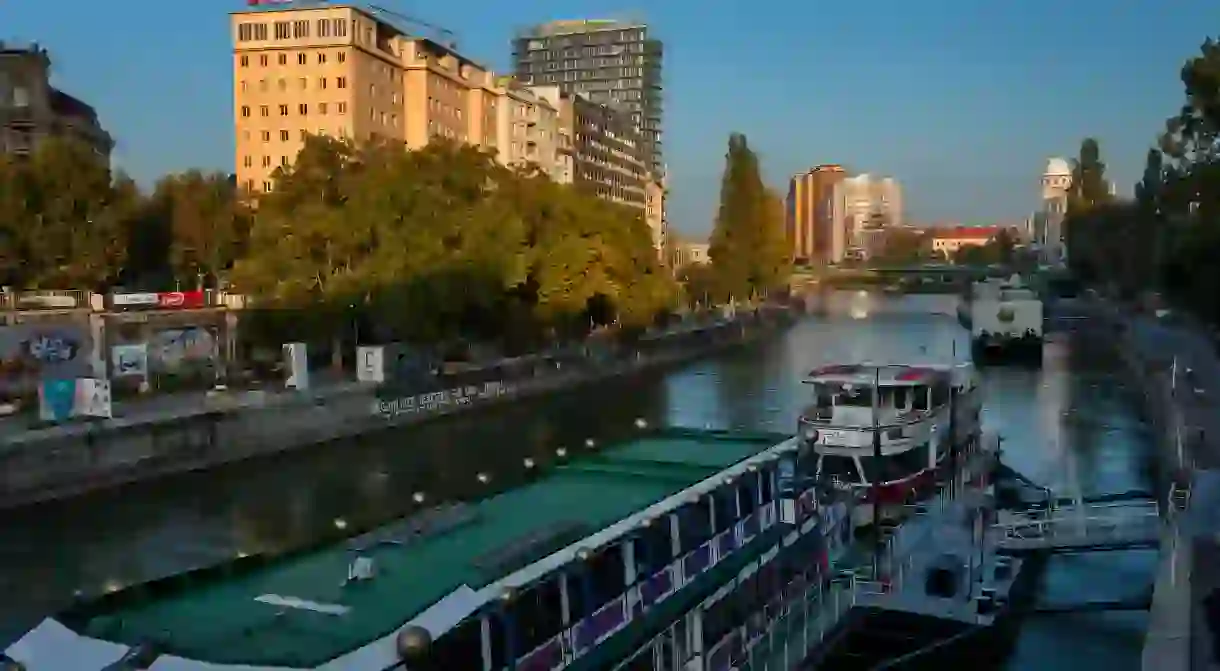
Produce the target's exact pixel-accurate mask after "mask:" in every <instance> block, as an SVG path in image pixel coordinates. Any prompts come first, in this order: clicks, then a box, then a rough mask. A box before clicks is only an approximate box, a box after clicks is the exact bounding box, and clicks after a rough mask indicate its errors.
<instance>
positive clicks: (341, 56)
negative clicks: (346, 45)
mask: <svg viewBox="0 0 1220 671" xmlns="http://www.w3.org/2000/svg"><path fill="white" fill-rule="evenodd" d="M335 58H337V59H338V60H339V62H340V63H346V62H347V54H345V53H343V52H342V51H340V52H339V53H337V54H335Z"/></svg>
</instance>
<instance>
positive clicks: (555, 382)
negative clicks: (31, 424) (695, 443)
mask: <svg viewBox="0 0 1220 671" xmlns="http://www.w3.org/2000/svg"><path fill="white" fill-rule="evenodd" d="M790 323H791V315H790V314H789V313H788V312H787V311H786V310H766V311H760V312H759V313H757V314H755V313H747V314H743V315H739V316H738V317H736V318H734V319H731V320H725V321H720V322H716V323H714V324H710V325H707V326H703V327H699V328H694V329H684V330H682V331H673V332H668V333H665V334H662V335H660V336H656V337H653V338H648V339H643V340H641V341H640V342H638V343H637V344H636V345H635V346H634V347H633V348H631V349H625V350H620V351H611V352H609V353H605V352H603V353H602V354H601V355H600V356H587V355H586V356H576V357H569V358H566V359H564V360H563V361H562V362H560V361H552V360H546V361H545V362H540V363H538V364H534V365H530V366H529V367H528V368H527V369H525V370H523V371H518V372H517V374H515V375H513V376H512V377H506V378H502V379H493V380H488V381H485V382H482V383H481V384H478V385H469V384H460V383H450V384H447V385H445V386H443V387H440V388H425V389H418V388H416V389H411V388H403V387H396V386H394V385H368V384H357V383H346V384H337V385H331V386H328V387H325V388H320V389H317V390H312V391H305V392H296V393H293V392H286V393H275V394H267V393H265V392H243V393H240V394H234V395H228V394H223V395H217V396H216V397H214V398H206V399H204V403H202V404H201V405H199V406H196V407H189V406H188V407H178V408H171V409H169V411H168V412H166V413H164V414H152V415H137V416H134V417H127V418H122V417H120V418H116V419H112V420H103V421H98V422H94V423H90V424H72V425H62V426H53V427H48V428H44V429H35V430H29V431H25V432H21V433H15V434H10V435H8V436H6V437H5V439H4V441H3V443H2V444H0V509H3V508H13V507H17V506H22V505H28V504H32V503H36V502H41V501H47V500H52V499H60V498H65V497H70V496H76V495H80V494H82V493H85V492H89V491H95V490H98V489H105V488H111V487H117V486H120V485H125V484H130V483H133V482H138V481H144V480H149V479H153V478H158V477H163V476H166V475H171V474H174V473H183V472H189V471H196V470H201V469H208V468H214V467H217V466H219V465H223V464H228V463H233V462H236V461H241V460H245V459H250V458H253V457H260V456H267V455H272V454H276V453H281V452H285V451H289V450H295V449H299V448H302V447H307V446H311V445H318V444H321V443H327V442H331V441H335V440H340V439H347V438H353V437H356V436H360V435H363V434H367V433H372V432H377V431H384V430H387V429H394V428H400V427H404V426H407V425H411V424H416V423H419V422H423V421H427V420H430V419H435V418H437V417H442V416H446V415H452V414H456V413H461V412H468V411H475V410H479V409H482V408H487V407H489V406H494V405H499V404H503V403H509V402H514V401H519V400H521V399H524V398H532V397H538V396H545V395H548V394H551V393H555V392H558V391H561V390H567V389H572V388H573V387H578V386H583V385H589V384H595V383H599V382H604V381H606V380H609V379H616V378H624V377H631V376H635V375H638V374H640V373H642V372H644V371H652V370H660V369H665V368H667V367H670V366H674V365H678V364H682V363H685V362H689V361H691V360H694V359H697V358H700V357H705V356H709V355H711V354H714V353H717V352H720V351H723V350H725V349H728V348H732V347H735V346H741V345H746V344H749V343H753V342H756V341H758V340H761V339H764V338H766V337H769V336H770V335H771V334H773V333H775V332H776V331H779V330H782V329H784V328H786V327H787V326H789V325H790Z"/></svg>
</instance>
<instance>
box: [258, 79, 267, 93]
mask: <svg viewBox="0 0 1220 671" xmlns="http://www.w3.org/2000/svg"><path fill="white" fill-rule="evenodd" d="M258 90H260V91H266V90H267V80H266V79H260V80H258Z"/></svg>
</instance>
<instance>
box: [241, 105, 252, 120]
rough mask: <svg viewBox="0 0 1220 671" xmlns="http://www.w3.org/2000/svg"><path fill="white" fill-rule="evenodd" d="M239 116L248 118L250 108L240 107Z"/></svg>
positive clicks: (247, 106) (246, 106)
mask: <svg viewBox="0 0 1220 671" xmlns="http://www.w3.org/2000/svg"><path fill="white" fill-rule="evenodd" d="M241 115H242V116H243V117H249V116H250V106H249V105H242V106H241Z"/></svg>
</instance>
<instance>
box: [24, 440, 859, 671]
mask: <svg viewBox="0 0 1220 671" xmlns="http://www.w3.org/2000/svg"><path fill="white" fill-rule="evenodd" d="M810 454H811V453H809V452H808V451H807V450H805V451H802V446H801V444H800V442H799V440H797V439H796V438H791V437H789V438H785V437H784V436H781V435H775V434H765V435H760V434H755V435H743V434H736V433H726V432H717V431H693V430H675V429H669V430H662V431H646V430H643V429H641V431H640V433H639V435H637V436H635V437H633V438H632V439H631V440H629V441H627V442H625V443H622V444H618V445H614V446H611V447H608V448H604V449H600V450H595V449H590V450H588V451H586V454H583V455H580V456H579V457H578V458H577V456H576V455H575V454H573V455H568V454H567V452H566V451H557V456H556V464H555V465H553V466H551V467H549V468H547V469H545V471H543V472H540V473H537V474H536V476H535V477H534V478H533V479H532V481H531V482H529V483H527V484H524V485H522V486H520V487H517V488H514V489H511V490H509V491H506V492H504V493H502V494H499V495H497V496H494V497H491V498H488V499H486V500H483V501H479V502H474V503H469V504H457V505H451V506H447V507H443V508H434V509H431V510H428V511H426V512H422V513H420V514H417V515H414V516H412V517H409V518H405V519H403V520H401V521H399V522H396V523H394V524H391V525H388V526H384V527H381V528H378V529H375V530H371V531H368V532H365V533H363V534H361V535H358V536H356V537H354V538H350V539H340V541H339V542H337V543H336V542H332V543H328V544H323V545H320V546H318V547H312V548H306V549H303V550H300V551H297V552H293V553H291V554H287V555H279V556H262V555H251V556H245V555H244V554H243V555H239V556H238V557H236V558H235V559H234V560H233V561H231V562H229V563H226V564H225V565H223V566H219V567H214V568H208V569H203V570H199V571H194V572H191V573H187V574H184V575H179V576H175V577H172V578H168V579H165V580H159V581H156V582H152V583H146V584H142V585H137V586H132V587H128V588H125V589H116V588H115V587H114V586H110V588H108V589H106V590H102V591H100V592H99V593H97V594H96V595H95V596H92V597H90V598H85V599H82V600H81V602H80V603H79V605H76V606H74V607H72V608H69V609H67V610H66V611H65V612H63V613H60V614H59V615H57V616H55V617H52V618H48V619H46V620H44V621H43V622H42V623H40V624H39V625H38V626H37V627H35V628H34V629H33V630H31V631H29V632H28V633H27V634H26V635H25V636H23V637H22V638H21V639H20V640H18V641H17V642H16V643H14V644H13V645H12V646H10V647H9V648H8V649H7V650H6V651H5V655H6V656H7V657H3V656H0V660H7V661H9V662H10V666H13V667H14V668H24V669H28V670H29V671H43V670H46V671H58V670H60V669H83V670H90V669H92V670H96V671H102V670H103V669H105V670H108V671H121V670H124V669H126V670H133V669H150V670H152V671H285V670H287V669H324V670H326V671H339V670H342V671H385V670H388V669H397V668H406V669H410V670H412V671H422V670H434V671H442V670H443V671H493V670H494V671H503V670H506V669H512V670H522V671H557V670H560V669H572V670H576V669H602V668H610V667H612V666H615V665H622V666H620V668H632V669H635V668H641V669H642V668H654V667H652V666H647V664H651V663H653V661H654V660H658V659H661V658H662V657H663V658H664V659H665V660H667V661H666V663H669V662H670V661H677V662H678V663H679V664H680V665H679V666H657V667H655V668H684V669H708V668H711V667H709V666H708V665H707V664H705V663H704V662H703V661H702V660H703V659H704V658H705V657H706V654H705V653H706V651H709V650H711V649H712V648H713V646H714V645H715V644H716V643H717V641H718V640H719V638H723V637H727V636H731V635H733V632H734V631H741V629H742V628H743V627H745V626H747V624H748V622H749V618H750V617H751V613H752V611H751V610H750V609H749V608H743V607H741V604H746V605H751V604H753V605H755V606H758V607H759V608H761V607H763V606H764V605H765V604H764V603H763V602H761V601H760V602H758V603H757V604H754V602H753V601H751V599H754V595H755V594H771V593H772V592H773V591H774V590H775V589H777V588H782V587H784V586H786V585H792V584H808V583H809V581H811V580H820V579H822V578H821V577H822V576H824V575H827V574H828V569H829V567H830V566H831V564H832V563H833V562H834V560H835V558H836V557H837V556H839V553H841V552H842V551H843V550H844V548H845V547H846V543H847V542H848V541H849V539H850V537H851V533H850V531H851V529H850V522H851V517H852V516H851V514H850V512H849V509H848V507H847V504H845V503H833V502H831V501H830V500H829V499H828V498H827V497H828V496H829V495H828V494H827V493H826V492H824V491H821V490H815V489H814V485H815V480H814V479H813V477H812V476H813V473H812V472H811V471H809V470H808V467H809V465H810V464H812V463H814V462H813V461H812V460H811V459H810V458H809V455H810ZM569 456H570V457H572V458H569ZM527 467H529V464H527ZM763 583H765V584H763ZM110 590H113V591H110ZM725 603H729V604H731V605H732V607H731V608H727V607H726V606H725V605H724V604H725ZM657 663H661V662H657ZM18 664H20V666H17V665H18ZM642 664H643V665H644V666H641V665H642ZM0 668H3V664H0Z"/></svg>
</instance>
